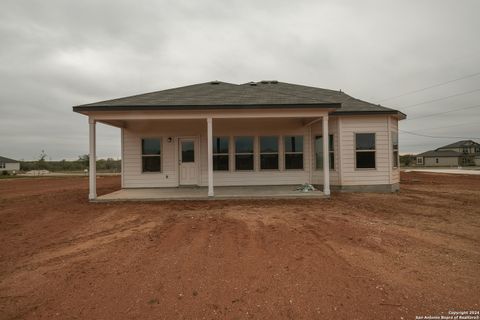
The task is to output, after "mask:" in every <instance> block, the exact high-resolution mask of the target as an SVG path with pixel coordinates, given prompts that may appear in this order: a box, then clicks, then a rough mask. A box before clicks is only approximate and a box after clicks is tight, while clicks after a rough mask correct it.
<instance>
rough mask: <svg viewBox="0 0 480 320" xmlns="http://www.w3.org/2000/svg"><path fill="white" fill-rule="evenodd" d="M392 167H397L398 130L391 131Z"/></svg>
mask: <svg viewBox="0 0 480 320" xmlns="http://www.w3.org/2000/svg"><path fill="white" fill-rule="evenodd" d="M392 150H393V167H394V168H398V132H396V131H393V132H392Z"/></svg>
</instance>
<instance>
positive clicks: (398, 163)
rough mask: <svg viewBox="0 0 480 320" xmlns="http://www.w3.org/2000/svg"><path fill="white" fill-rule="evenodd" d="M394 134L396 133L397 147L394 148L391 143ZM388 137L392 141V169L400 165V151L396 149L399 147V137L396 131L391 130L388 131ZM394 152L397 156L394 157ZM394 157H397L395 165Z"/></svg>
mask: <svg viewBox="0 0 480 320" xmlns="http://www.w3.org/2000/svg"><path fill="white" fill-rule="evenodd" d="M394 134H397V148H396V149H395V145H394V144H393V135H394ZM390 139H391V142H392V168H393V169H398V168H399V167H400V152H398V150H399V149H400V146H399V142H398V141H399V137H398V131H391V132H390ZM375 148H377V146H376V141H375ZM395 152H397V156H396V157H395ZM395 158H397V165H395Z"/></svg>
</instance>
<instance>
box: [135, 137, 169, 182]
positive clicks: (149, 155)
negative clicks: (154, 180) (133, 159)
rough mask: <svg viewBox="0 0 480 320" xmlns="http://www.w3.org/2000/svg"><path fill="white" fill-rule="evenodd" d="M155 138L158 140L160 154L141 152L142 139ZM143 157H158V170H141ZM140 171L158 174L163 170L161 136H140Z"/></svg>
mask: <svg viewBox="0 0 480 320" xmlns="http://www.w3.org/2000/svg"><path fill="white" fill-rule="evenodd" d="M146 139H157V140H159V142H160V154H143V140H146ZM144 157H160V168H159V169H160V170H159V171H143V158H144ZM140 172H141V173H142V174H159V173H162V172H163V139H162V138H161V137H142V138H140Z"/></svg>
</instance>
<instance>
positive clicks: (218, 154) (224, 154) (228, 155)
mask: <svg viewBox="0 0 480 320" xmlns="http://www.w3.org/2000/svg"><path fill="white" fill-rule="evenodd" d="M218 138H226V139H227V148H228V150H227V152H226V153H225V152H216V153H215V152H213V153H212V156H213V157H215V156H227V164H228V169H227V170H218V169H214V170H213V171H217V172H229V171H230V169H231V168H230V136H214V137H213V138H212V139H213V140H214V141H212V142H213V143H214V142H215V139H218ZM212 149H213V148H212Z"/></svg>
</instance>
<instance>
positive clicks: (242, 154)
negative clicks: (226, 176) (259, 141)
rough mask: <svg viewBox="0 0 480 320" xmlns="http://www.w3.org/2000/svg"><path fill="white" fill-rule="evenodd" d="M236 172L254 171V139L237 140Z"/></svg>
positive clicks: (238, 138)
mask: <svg viewBox="0 0 480 320" xmlns="http://www.w3.org/2000/svg"><path fill="white" fill-rule="evenodd" d="M235 170H253V137H236V138H235Z"/></svg>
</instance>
